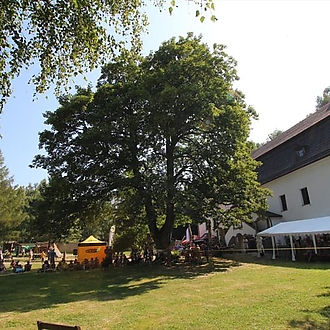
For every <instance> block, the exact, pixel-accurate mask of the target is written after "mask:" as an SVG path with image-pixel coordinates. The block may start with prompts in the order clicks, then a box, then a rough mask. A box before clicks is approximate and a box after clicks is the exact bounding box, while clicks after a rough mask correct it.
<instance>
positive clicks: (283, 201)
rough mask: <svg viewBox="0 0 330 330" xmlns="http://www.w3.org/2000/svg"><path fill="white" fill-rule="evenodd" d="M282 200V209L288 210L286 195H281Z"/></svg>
mask: <svg viewBox="0 0 330 330" xmlns="http://www.w3.org/2000/svg"><path fill="white" fill-rule="evenodd" d="M280 200H281V204H282V211H286V210H287V209H288V204H287V203H286V198H285V195H281V196H280Z"/></svg>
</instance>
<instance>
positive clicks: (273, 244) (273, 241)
mask: <svg viewBox="0 0 330 330" xmlns="http://www.w3.org/2000/svg"><path fill="white" fill-rule="evenodd" d="M272 246H273V258H272V259H273V260H275V259H276V256H275V237H274V236H272Z"/></svg>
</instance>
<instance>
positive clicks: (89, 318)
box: [0, 254, 330, 330]
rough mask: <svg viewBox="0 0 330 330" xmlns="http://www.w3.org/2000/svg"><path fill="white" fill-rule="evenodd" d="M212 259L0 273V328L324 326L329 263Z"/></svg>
mask: <svg viewBox="0 0 330 330" xmlns="http://www.w3.org/2000/svg"><path fill="white" fill-rule="evenodd" d="M228 257H229V258H230V259H214V264H213V265H207V264H203V265H200V266H197V267H196V266H191V265H190V266H189V265H187V264H180V265H175V266H173V267H171V268H167V267H164V266H154V265H152V266H150V265H138V266H134V267H133V266H131V267H122V268H114V269H110V270H108V271H102V270H95V271H86V272H85V271H75V272H65V273H57V272H56V273H50V274H37V273H36V272H32V273H26V274H15V275H12V274H10V275H2V276H0V281H1V288H2V289H1V299H0V316H1V317H0V329H26V330H29V329H34V330H35V329H36V321H37V320H44V321H48V322H56V323H63V324H71V325H75V324H77V325H80V326H81V327H82V329H83V330H93V329H329V328H330V323H329V317H330V299H329V298H330V273H329V272H330V264H327V263H300V262H296V263H293V262H291V261H278V260H275V261H274V260H270V258H268V257H267V258H257V257H256V256H255V255H243V254H241V255H230V256H228Z"/></svg>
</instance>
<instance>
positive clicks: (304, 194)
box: [300, 187, 311, 205]
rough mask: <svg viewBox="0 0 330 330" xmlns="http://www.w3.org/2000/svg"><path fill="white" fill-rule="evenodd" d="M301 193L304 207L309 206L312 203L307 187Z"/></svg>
mask: <svg viewBox="0 0 330 330" xmlns="http://www.w3.org/2000/svg"><path fill="white" fill-rule="evenodd" d="M300 191H301V196H302V199H303V205H308V204H310V203H311V201H310V199H309V194H308V190H307V187H305V188H302V189H300Z"/></svg>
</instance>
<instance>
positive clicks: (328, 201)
mask: <svg viewBox="0 0 330 330" xmlns="http://www.w3.org/2000/svg"><path fill="white" fill-rule="evenodd" d="M264 187H266V188H269V189H270V190H272V191H273V197H269V198H268V204H269V210H270V211H272V212H276V213H278V214H282V216H283V218H279V219H278V220H279V221H278V222H281V221H291V220H301V219H308V218H316V217H322V216H327V215H330V157H327V158H325V159H323V160H320V161H318V162H316V163H313V164H311V165H309V166H306V167H304V168H302V169H299V170H297V171H295V172H293V173H290V174H287V175H285V176H283V177H281V178H279V179H276V180H274V181H271V182H268V183H266V184H265V185H264ZM304 187H307V189H308V193H309V198H310V204H309V205H303V200H302V196H301V191H300V189H301V188H304ZM280 195H285V196H286V201H287V206H288V210H287V211H282V204H281V201H280V198H279V196H280ZM274 224H275V223H273V225H274Z"/></svg>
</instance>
